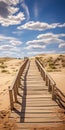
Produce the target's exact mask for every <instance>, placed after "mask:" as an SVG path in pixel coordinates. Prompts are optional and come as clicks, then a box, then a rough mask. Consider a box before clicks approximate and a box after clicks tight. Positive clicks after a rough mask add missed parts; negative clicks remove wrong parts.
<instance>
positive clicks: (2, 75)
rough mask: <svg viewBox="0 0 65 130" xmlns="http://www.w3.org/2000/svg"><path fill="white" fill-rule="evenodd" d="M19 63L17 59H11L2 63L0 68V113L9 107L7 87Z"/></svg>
mask: <svg viewBox="0 0 65 130" xmlns="http://www.w3.org/2000/svg"><path fill="white" fill-rule="evenodd" d="M21 63H22V61H21V60H19V59H11V60H9V61H6V62H4V65H2V66H4V67H3V68H2V67H0V111H1V110H5V109H7V108H8V107H9V94H8V86H10V85H11V84H12V82H13V80H14V77H15V75H16V73H17V70H18V69H19V66H20V65H21ZM3 70H5V71H4V72H3ZM5 102H6V103H5Z"/></svg>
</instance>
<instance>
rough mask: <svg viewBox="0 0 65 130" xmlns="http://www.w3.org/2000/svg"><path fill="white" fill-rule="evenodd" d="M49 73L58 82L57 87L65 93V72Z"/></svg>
mask: <svg viewBox="0 0 65 130" xmlns="http://www.w3.org/2000/svg"><path fill="white" fill-rule="evenodd" d="M49 74H50V76H51V77H52V78H53V79H54V81H55V82H56V85H57V87H58V88H59V89H60V90H61V91H62V92H63V93H64V94H65V72H50V73H49Z"/></svg>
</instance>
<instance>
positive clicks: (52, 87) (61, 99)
mask: <svg viewBox="0 0 65 130" xmlns="http://www.w3.org/2000/svg"><path fill="white" fill-rule="evenodd" d="M35 61H36V64H37V66H38V69H39V71H40V72H41V76H42V77H43V79H44V80H45V82H46V86H48V91H49V92H51V93H52V99H53V100H55V101H56V102H57V103H58V105H59V106H61V107H63V108H64V109H65V95H64V94H63V93H62V92H61V90H60V89H58V87H57V85H56V82H55V81H54V80H53V78H52V77H51V76H50V75H49V74H48V72H47V71H46V70H45V68H44V67H43V66H42V64H41V63H40V61H39V60H38V58H35Z"/></svg>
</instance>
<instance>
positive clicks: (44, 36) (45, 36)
mask: <svg viewBox="0 0 65 130" xmlns="http://www.w3.org/2000/svg"><path fill="white" fill-rule="evenodd" d="M59 37H65V34H53V33H45V34H40V35H38V36H37V38H38V39H46V38H47V39H48V38H59Z"/></svg>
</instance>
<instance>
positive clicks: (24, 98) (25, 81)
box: [20, 63, 30, 123]
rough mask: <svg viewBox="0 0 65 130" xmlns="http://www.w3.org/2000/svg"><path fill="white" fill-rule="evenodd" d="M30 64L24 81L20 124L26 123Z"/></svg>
mask: <svg viewBox="0 0 65 130" xmlns="http://www.w3.org/2000/svg"><path fill="white" fill-rule="evenodd" d="M29 66H30V63H29V65H28V67H27V68H26V71H25V75H24V80H23V86H24V89H23V96H22V108H21V114H20V123H22V122H24V119H25V109H26V95H27V74H28V70H29Z"/></svg>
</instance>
